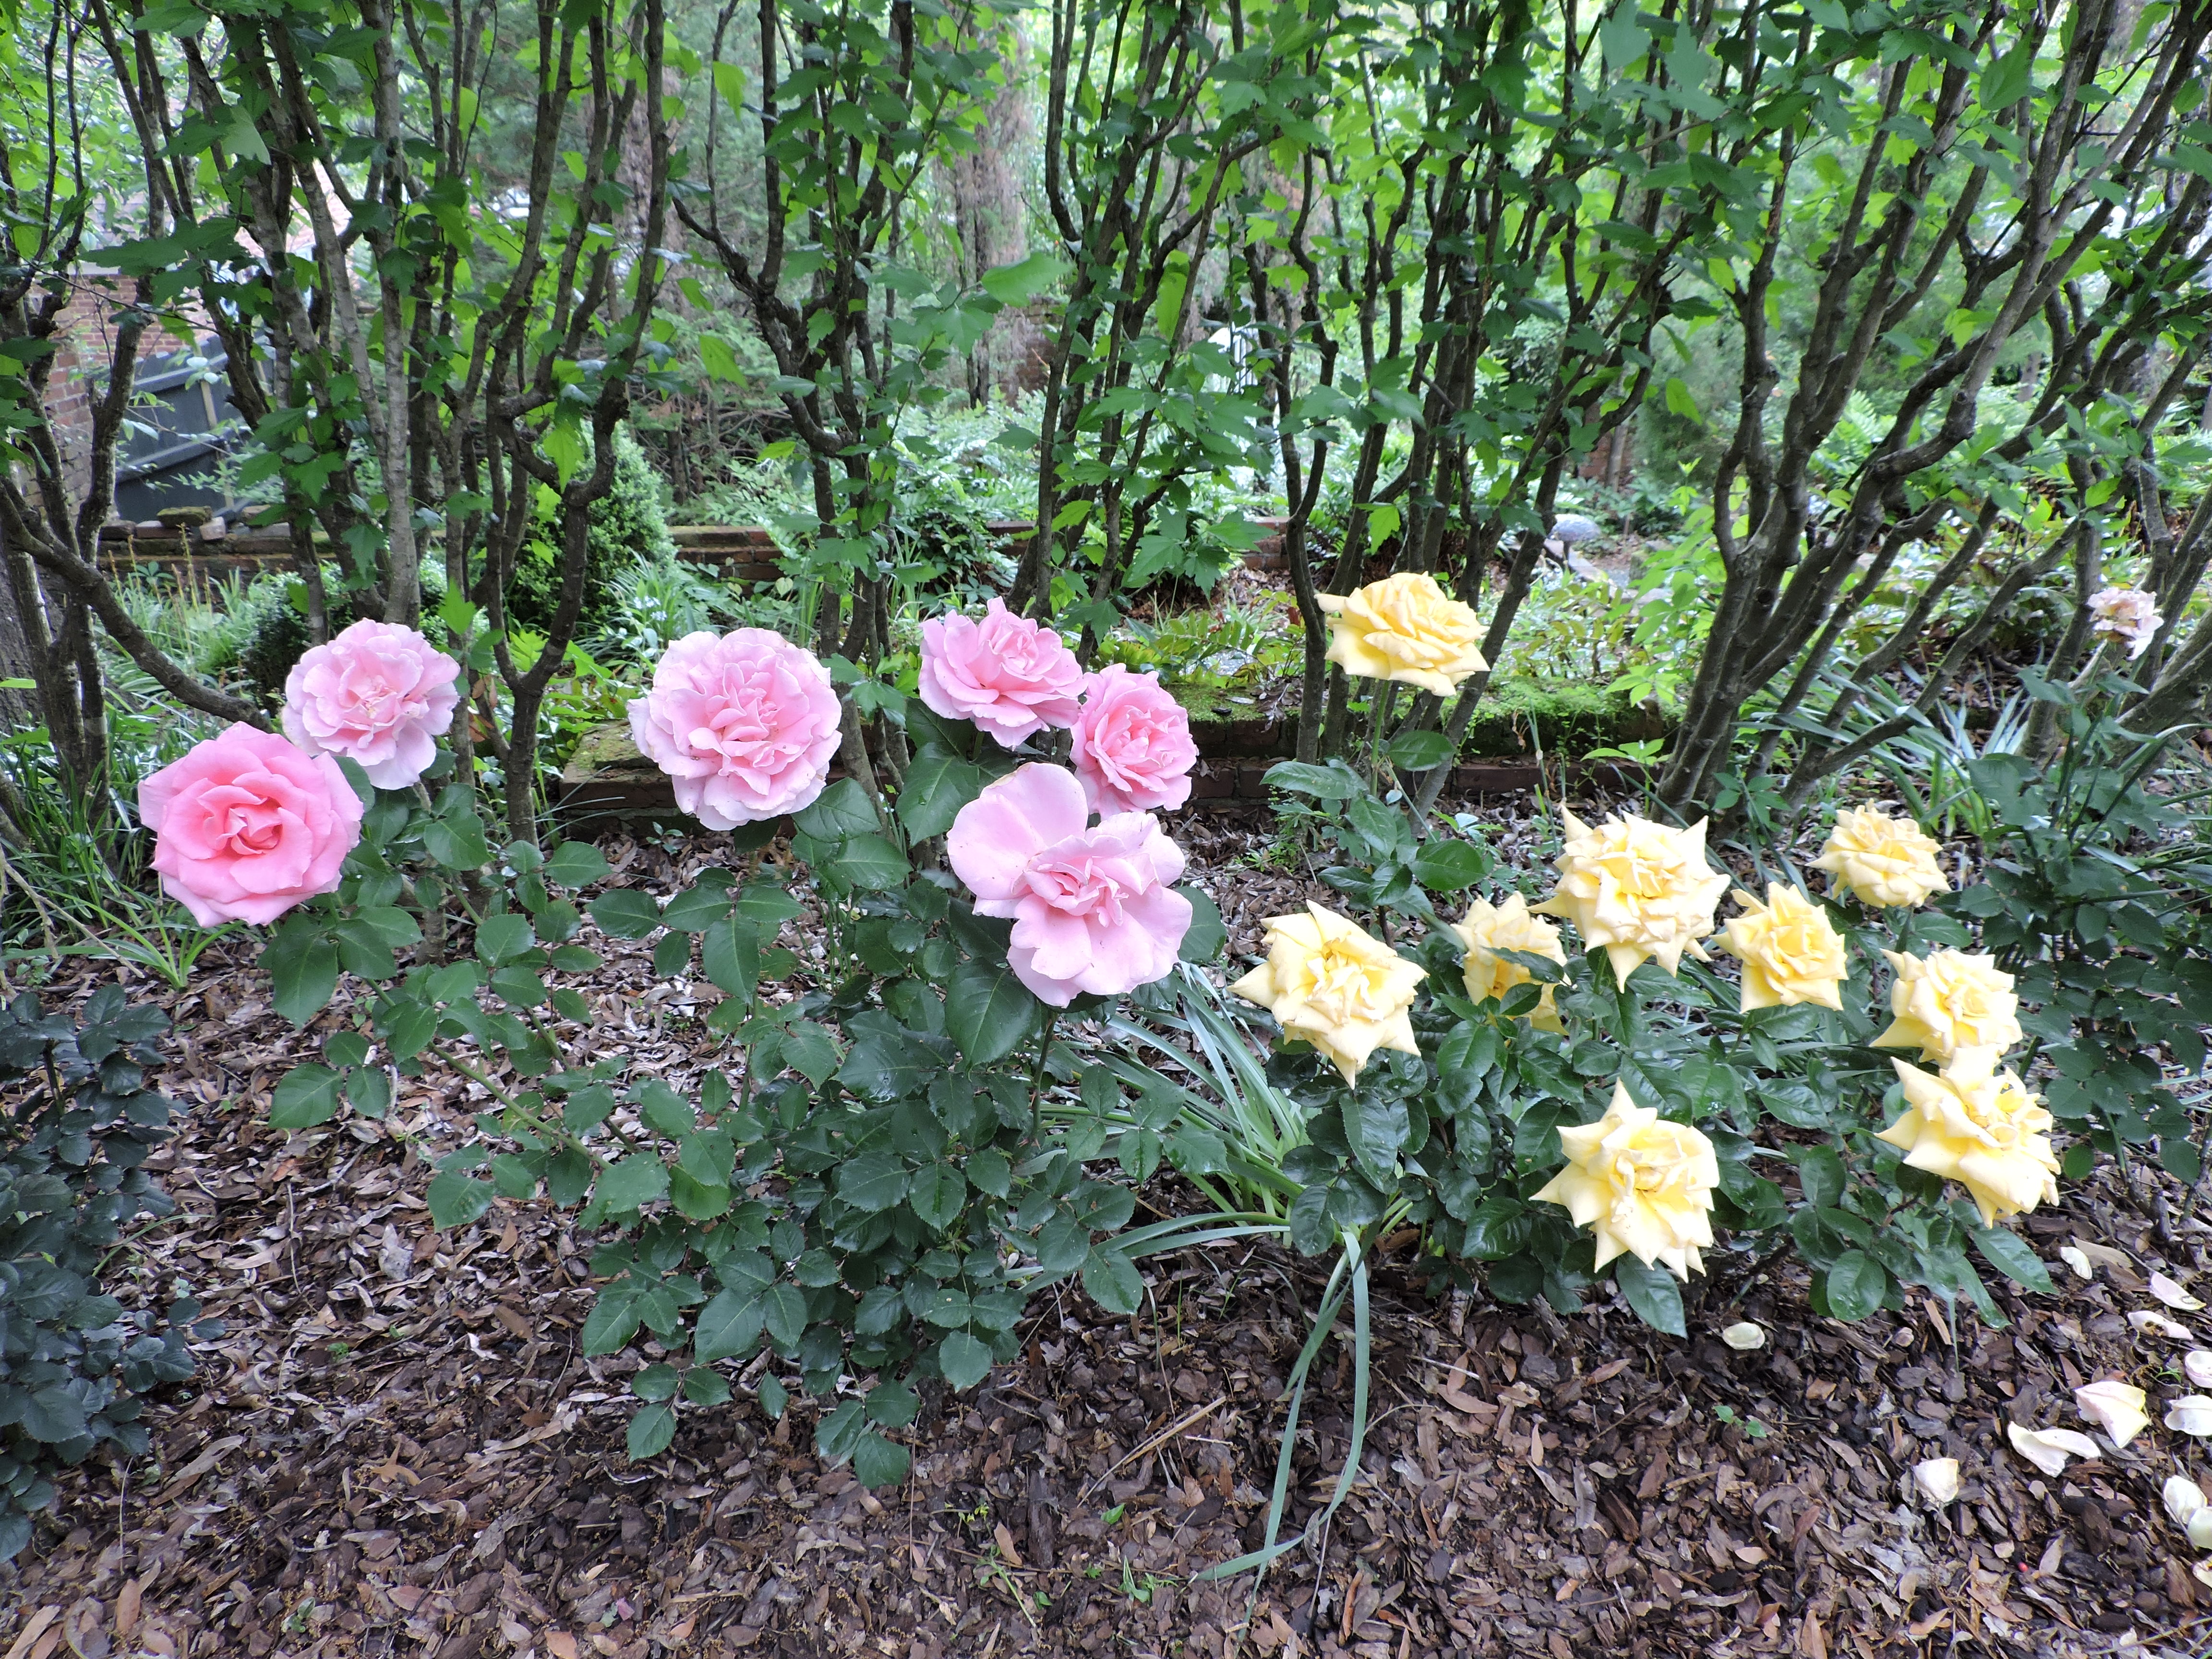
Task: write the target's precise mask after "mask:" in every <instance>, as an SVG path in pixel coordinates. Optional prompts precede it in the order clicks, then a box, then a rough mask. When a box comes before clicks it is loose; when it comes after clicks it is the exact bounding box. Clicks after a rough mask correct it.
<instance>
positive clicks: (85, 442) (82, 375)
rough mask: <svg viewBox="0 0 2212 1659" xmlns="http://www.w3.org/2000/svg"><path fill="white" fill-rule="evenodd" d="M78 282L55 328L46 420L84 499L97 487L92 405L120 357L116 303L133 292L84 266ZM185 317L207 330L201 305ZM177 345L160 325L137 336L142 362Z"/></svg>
mask: <svg viewBox="0 0 2212 1659" xmlns="http://www.w3.org/2000/svg"><path fill="white" fill-rule="evenodd" d="M76 283H77V286H76V290H75V291H74V292H73V293H72V294H71V295H70V299H69V303H68V304H67V305H66V306H64V307H63V308H62V314H61V319H60V321H59V325H58V327H57V328H56V330H55V332H54V358H53V367H52V370H51V372H50V373H49V374H48V375H47V378H46V419H47V420H48V421H49V422H51V423H52V427H53V431H54V441H55V443H56V444H57V445H58V446H59V447H60V449H61V452H62V473H63V477H64V479H66V480H67V483H68V489H69V496H70V500H71V501H82V500H83V499H84V495H85V492H86V491H87V490H88V489H90V488H91V487H92V404H93V399H94V398H96V397H98V396H99V395H100V393H101V392H104V391H106V386H107V375H108V371H109V370H110V369H111V368H112V367H113V366H114V362H115V325H114V323H113V321H112V313H114V311H115V309H116V308H117V307H118V305H119V304H121V303H123V302H125V301H127V300H128V299H129V297H130V289H129V285H128V284H127V283H125V281H124V279H122V278H120V277H117V276H112V275H109V274H106V273H103V272H98V271H82V272H80V273H78V275H77V277H76ZM183 316H184V319H185V321H186V322H187V323H188V324H190V325H192V326H193V327H194V329H195V331H196V332H198V333H202V334H204V332H205V330H204V326H203V319H202V317H201V316H200V314H199V313H198V312H197V307H190V308H187V309H186V310H185V312H184V313H183ZM176 349H178V342H177V340H176V337H174V336H173V335H172V334H171V333H170V332H169V331H167V329H165V328H162V327H160V326H158V325H155V326H152V327H149V328H148V329H147V330H146V331H145V332H144V333H143V334H142V335H140V336H139V337H138V361H139V362H140V363H142V364H143V363H144V362H147V361H148V360H149V358H154V357H163V356H167V355H168V354H169V353H171V352H173V351H174V350H176Z"/></svg>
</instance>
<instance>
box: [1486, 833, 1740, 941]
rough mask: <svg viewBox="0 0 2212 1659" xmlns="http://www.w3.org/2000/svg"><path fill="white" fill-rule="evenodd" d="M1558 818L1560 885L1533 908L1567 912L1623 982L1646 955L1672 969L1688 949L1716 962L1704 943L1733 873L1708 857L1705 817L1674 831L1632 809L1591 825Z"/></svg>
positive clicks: (1550, 913) (1558, 913)
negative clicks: (1562, 837) (1562, 843)
mask: <svg viewBox="0 0 2212 1659" xmlns="http://www.w3.org/2000/svg"><path fill="white" fill-rule="evenodd" d="M1559 816H1560V817H1563V818H1565V820H1566V824H1567V844H1566V849H1565V851H1564V852H1562V853H1561V854H1559V858H1558V860H1556V862H1557V864H1558V866H1559V887H1558V888H1557V889H1556V890H1554V891H1553V894H1552V896H1551V897H1549V898H1547V899H1546V900H1545V901H1544V902H1542V903H1541V904H1536V905H1531V906H1530V907H1529V908H1531V909H1533V910H1535V911H1537V912H1539V913H1540V914H1541V915H1547V916H1565V918H1566V919H1567V920H1568V921H1571V922H1572V923H1574V925H1575V930H1576V931H1577V933H1580V934H1581V935H1582V936H1583V944H1584V945H1588V946H1589V947H1590V948H1592V949H1595V948H1596V947H1597V946H1599V945H1603V946H1604V947H1605V953H1606V955H1607V957H1611V958H1612V960H1613V973H1614V974H1615V975H1617V976H1618V977H1619V978H1620V979H1621V980H1623V981H1626V979H1627V977H1628V976H1629V975H1630V974H1631V973H1632V972H1634V971H1635V969H1636V965H1637V964H1638V963H1640V962H1642V961H1643V960H1644V957H1652V958H1654V959H1655V960H1656V961H1657V963H1659V965H1660V966H1661V967H1662V968H1664V969H1666V970H1667V971H1668V973H1670V974H1673V973H1678V972H1680V970H1681V966H1682V952H1683V951H1688V952H1689V953H1690V954H1691V955H1692V956H1693V957H1697V958H1698V960H1699V961H1700V962H1707V961H1710V960H1711V957H1707V956H1706V955H1705V947H1704V946H1702V945H1699V943H1698V941H1699V939H1703V938H1705V935H1706V934H1708V933H1711V932H1712V931H1713V906H1715V905H1716V904H1717V903H1719V902H1720V898H1721V895H1722V894H1723V893H1725V892H1726V891H1728V884H1729V878H1727V877H1726V876H1724V875H1723V874H1721V873H1720V872H1718V871H1717V870H1715V869H1714V868H1713V867H1712V866H1711V865H1710V864H1708V863H1707V862H1706V861H1705V820H1704V819H1702V818H1700V819H1699V821H1698V822H1697V823H1694V824H1692V825H1691V826H1690V828H1688V829H1668V828H1667V826H1666V825H1664V824H1662V823H1651V822H1650V821H1649V820H1648V819H1645V818H1639V817H1636V816H1635V815H1634V814H1633V813H1631V814H1630V815H1629V816H1628V817H1625V818H1607V820H1606V821H1605V822H1604V823H1601V824H1600V825H1599V826H1598V827H1597V828H1596V829H1591V828H1590V827H1589V825H1587V824H1585V823H1583V822H1582V821H1581V820H1580V819H1578V818H1577V817H1575V815H1574V814H1573V813H1572V812H1570V811H1565V809H1564V808H1562V809H1561V811H1560V814H1559Z"/></svg>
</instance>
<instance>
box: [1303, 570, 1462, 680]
mask: <svg viewBox="0 0 2212 1659" xmlns="http://www.w3.org/2000/svg"><path fill="white" fill-rule="evenodd" d="M1320 602H1321V608H1322V610H1324V611H1328V614H1329V615H1330V616H1332V617H1335V618H1336V621H1335V623H1334V625H1333V626H1331V628H1330V629H1329V634H1328V659H1329V660H1330V661H1331V662H1333V663H1336V664H1338V665H1340V666H1341V667H1342V668H1343V670H1344V671H1345V672H1346V673H1347V674H1358V675H1360V676H1362V677H1364V678H1367V679H1370V680H1403V681H1405V682H1406V684H1408V685H1418V686H1419V687H1420V688H1421V690H1424V691H1433V692H1435V693H1436V694H1437V696H1440V697H1445V696H1450V695H1451V693H1452V690H1453V688H1454V687H1455V686H1456V685H1458V684H1459V683H1460V682H1461V681H1462V680H1463V679H1465V678H1467V677H1468V675H1470V674H1479V673H1480V672H1481V671H1483V670H1484V669H1486V668H1487V667H1489V666H1490V665H1489V664H1488V663H1486V662H1485V661H1484V660H1483V659H1482V650H1481V644H1482V627H1481V624H1480V623H1478V622H1476V620H1475V617H1474V609H1473V607H1472V606H1469V605H1462V604H1461V603H1460V602H1459V601H1458V600H1457V599H1454V598H1452V596H1451V595H1450V594H1449V593H1447V592H1444V591H1443V588H1441V587H1439V586H1437V579H1436V578H1435V577H1434V576H1427V575H1421V574H1415V573H1407V574H1400V575H1396V576H1386V577H1384V578H1383V580H1381V581H1379V582H1370V583H1368V584H1367V586H1364V587H1362V588H1358V589H1357V590H1355V591H1354V592H1351V593H1349V594H1346V595H1345V596H1343V597H1341V598H1340V597H1339V596H1337V595H1336V594H1334V593H1323V594H1322V595H1321V597H1320Z"/></svg>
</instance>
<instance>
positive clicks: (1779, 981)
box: [1721, 881, 1847, 1013]
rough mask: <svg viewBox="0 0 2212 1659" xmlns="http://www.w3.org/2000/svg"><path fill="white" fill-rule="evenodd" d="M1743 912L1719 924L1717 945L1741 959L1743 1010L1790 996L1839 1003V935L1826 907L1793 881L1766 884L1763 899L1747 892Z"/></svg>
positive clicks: (1837, 1006) (1742, 896)
mask: <svg viewBox="0 0 2212 1659" xmlns="http://www.w3.org/2000/svg"><path fill="white" fill-rule="evenodd" d="M1735 902H1737V903H1738V904H1741V905H1742V906H1743V907H1744V914H1743V915H1740V916H1736V917H1735V918H1733V919H1732V920H1731V921H1729V923H1728V925H1727V926H1726V927H1723V928H1722V929H1721V949H1722V950H1723V951H1727V952H1728V953H1729V955H1730V956H1733V957H1741V959H1742V962H1743V1005H1742V1006H1743V1012H1745V1013H1749V1012H1751V1011H1752V1010H1753V1009H1754V1008H1773V1007H1778V1006H1783V1005H1785V1004H1788V1003H1793V1002H1817V1003H1819V1004H1820V1006H1822V1007H1823V1008H1835V1009H1841V1008H1842V1007H1843V1006H1844V999H1843V993H1842V986H1843V981H1844V969H1845V967H1846V966H1847V963H1846V961H1845V958H1844V936H1843V935H1842V934H1841V933H1838V932H1837V931H1836V930H1835V929H1834V927H1831V926H1830V925H1829V922H1828V913H1827V912H1826V911H1825V910H1823V909H1822V908H1820V906H1819V905H1817V904H1815V903H1814V902H1813V901H1812V900H1810V899H1808V898H1807V897H1806V896H1804V894H1802V893H1801V892H1799V891H1798V890H1796V888H1795V887H1785V886H1784V885H1783V884H1781V883H1780V882H1778V881H1770V882H1768V883H1767V884H1766V902H1765V903H1764V904H1761V903H1760V902H1759V901H1758V900H1757V899H1755V898H1753V896H1751V895H1750V894H1748V893H1746V892H1741V891H1740V892H1738V893H1737V894H1736V896H1735Z"/></svg>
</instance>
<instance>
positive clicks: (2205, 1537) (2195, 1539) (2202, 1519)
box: [2188, 1504, 2212, 1583]
mask: <svg viewBox="0 0 2212 1659" xmlns="http://www.w3.org/2000/svg"><path fill="white" fill-rule="evenodd" d="M2188 1533H2189V1541H2190V1542H2191V1543H2192V1544H2194V1545H2196V1546H2197V1548H2198V1549H2200V1550H2212V1504H2208V1505H2206V1506H2205V1507H2204V1508H2203V1509H2201V1510H2197V1513H2196V1514H2194V1515H2192V1516H2190V1517H2189V1526H2188ZM2203 1574H2204V1569H2203V1566H2202V1565H2199V1566H2198V1567H2197V1576H2198V1577H2203ZM2205 1582H2206V1583H2212V1578H2208V1579H2206V1580H2205Z"/></svg>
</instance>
